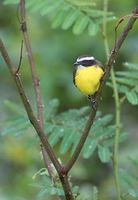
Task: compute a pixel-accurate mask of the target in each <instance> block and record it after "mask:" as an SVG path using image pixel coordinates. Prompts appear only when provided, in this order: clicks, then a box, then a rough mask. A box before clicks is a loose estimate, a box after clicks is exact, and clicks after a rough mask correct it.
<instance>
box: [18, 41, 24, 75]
mask: <svg viewBox="0 0 138 200" xmlns="http://www.w3.org/2000/svg"><path fill="white" fill-rule="evenodd" d="M22 56H23V40H22V42H21V50H20V59H19V65H18V68H17V70H16V73H18V72H19V70H20V67H21V63H22V58H23V57H22Z"/></svg>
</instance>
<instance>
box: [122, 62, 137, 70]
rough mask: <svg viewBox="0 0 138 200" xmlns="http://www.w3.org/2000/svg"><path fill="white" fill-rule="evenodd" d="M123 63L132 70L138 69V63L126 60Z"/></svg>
mask: <svg viewBox="0 0 138 200" xmlns="http://www.w3.org/2000/svg"><path fill="white" fill-rule="evenodd" d="M123 65H124V66H125V67H126V68H127V69H130V70H138V64H134V63H128V62H125V63H123Z"/></svg>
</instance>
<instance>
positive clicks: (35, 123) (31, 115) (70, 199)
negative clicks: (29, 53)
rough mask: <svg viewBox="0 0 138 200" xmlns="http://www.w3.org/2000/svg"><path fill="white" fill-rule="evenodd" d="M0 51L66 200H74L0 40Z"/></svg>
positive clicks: (66, 179) (67, 182) (63, 172)
mask: <svg viewBox="0 0 138 200" xmlns="http://www.w3.org/2000/svg"><path fill="white" fill-rule="evenodd" d="M0 51H1V54H2V57H3V59H4V61H5V63H6V64H7V67H8V69H9V71H10V73H11V75H12V77H13V80H14V82H15V84H16V86H17V89H18V92H19V94H20V97H21V99H22V102H23V105H24V107H25V110H26V112H27V115H28V118H29V120H30V122H31V124H32V125H33V127H34V128H35V130H36V132H37V134H38V136H39V138H40V141H41V143H42V145H43V147H44V148H45V149H46V151H47V154H48V156H49V158H50V160H51V161H52V163H53V165H54V167H55V169H56V170H57V173H58V175H59V178H60V181H61V183H62V186H63V189H64V192H65V196H66V199H67V200H74V197H73V194H72V191H71V186H70V184H69V180H68V176H67V174H66V173H65V170H64V167H63V166H62V165H61V164H60V163H59V161H58V159H57V157H56V155H55V153H54V151H53V149H52V147H51V145H50V144H49V142H48V139H47V136H46V133H45V132H44V130H43V129H42V127H41V125H40V123H39V121H38V120H37V119H36V117H35V115H34V113H33V110H32V108H31V105H30V103H29V100H28V98H27V96H26V94H25V91H24V88H23V85H22V82H21V78H20V75H19V73H16V71H17V70H16V69H17V68H16V67H14V65H13V64H12V62H11V60H10V57H9V55H8V52H7V50H6V48H5V46H4V44H3V42H2V40H1V39H0Z"/></svg>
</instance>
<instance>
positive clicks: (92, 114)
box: [65, 7, 138, 172]
mask: <svg viewBox="0 0 138 200" xmlns="http://www.w3.org/2000/svg"><path fill="white" fill-rule="evenodd" d="M132 13H133V15H135V14H136V15H137V14H138V7H136V8H135V9H134V11H133V12H132ZM133 15H132V16H131V17H130V19H129V21H128V23H127V25H126V26H125V28H124V30H123V32H122V34H121V35H120V37H119V38H118V40H117V42H116V44H115V45H114V47H113V50H112V51H111V54H110V56H109V58H108V60H107V63H106V68H105V69H106V70H105V74H104V76H103V79H102V82H101V85H100V88H99V90H98V92H97V94H96V98H95V100H96V104H95V109H94V110H93V109H92V110H91V111H90V115H89V119H88V121H87V123H86V126H85V128H84V130H83V132H82V136H81V138H80V141H79V143H78V145H77V147H76V149H75V151H74V153H73V155H72V157H71V158H70V160H69V161H68V162H67V164H66V166H65V171H66V172H69V171H70V169H71V168H72V166H73V165H74V163H75V162H76V160H77V158H78V156H79V154H80V152H81V150H82V147H83V145H84V143H85V141H86V138H87V136H88V134H89V131H90V128H91V126H92V124H93V122H94V118H95V116H96V112H97V109H98V105H99V102H100V99H101V94H102V91H103V89H104V86H105V83H106V80H107V79H108V77H109V74H110V70H111V66H112V64H113V63H114V61H115V58H116V56H117V54H118V51H119V49H120V48H121V46H122V44H123V42H124V40H125V39H126V37H127V35H128V33H129V31H130V30H131V29H132V27H133V25H134V23H135V21H136V19H137V18H135V17H133Z"/></svg>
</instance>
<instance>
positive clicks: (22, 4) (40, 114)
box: [20, 0, 44, 127]
mask: <svg viewBox="0 0 138 200" xmlns="http://www.w3.org/2000/svg"><path fill="white" fill-rule="evenodd" d="M20 15H21V19H20V20H21V21H20V23H21V31H22V34H23V39H24V43H25V47H26V50H27V56H28V61H29V64H30V68H31V74H32V80H33V85H34V91H35V96H36V101H37V109H38V119H39V120H40V124H41V126H42V127H43V124H44V118H43V104H42V98H41V94H40V80H39V78H38V75H37V71H36V66H35V62H34V58H33V53H32V48H31V44H30V39H29V34H28V31H27V23H26V10H25V0H20Z"/></svg>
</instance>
